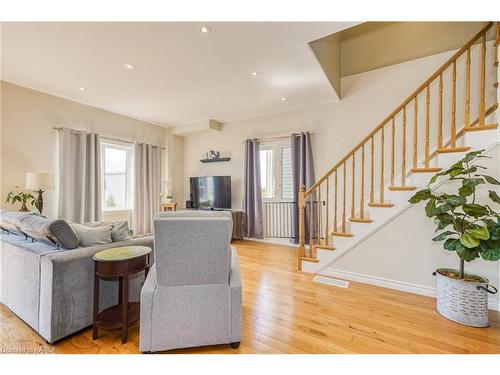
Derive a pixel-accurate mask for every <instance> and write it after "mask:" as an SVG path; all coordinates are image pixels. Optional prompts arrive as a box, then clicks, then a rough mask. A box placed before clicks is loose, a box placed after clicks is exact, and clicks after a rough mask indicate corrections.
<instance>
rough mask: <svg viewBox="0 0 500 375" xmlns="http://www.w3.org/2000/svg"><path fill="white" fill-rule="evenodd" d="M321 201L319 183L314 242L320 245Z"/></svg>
mask: <svg viewBox="0 0 500 375" xmlns="http://www.w3.org/2000/svg"><path fill="white" fill-rule="evenodd" d="M322 203H323V202H321V184H320V185H319V186H318V204H317V209H316V210H317V213H318V215H317V216H318V224H317V227H318V228H317V234H316V244H317V245H321V225H322V222H321V212H322V207H323V204H322Z"/></svg>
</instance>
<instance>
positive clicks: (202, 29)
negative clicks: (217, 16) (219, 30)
mask: <svg viewBox="0 0 500 375" xmlns="http://www.w3.org/2000/svg"><path fill="white" fill-rule="evenodd" d="M210 30H211V29H210V27H208V26H202V27H200V31H201V32H202V33H204V34H206V33H208V32H210Z"/></svg>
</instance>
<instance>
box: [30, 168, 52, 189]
mask: <svg viewBox="0 0 500 375" xmlns="http://www.w3.org/2000/svg"><path fill="white" fill-rule="evenodd" d="M26 189H29V190H50V189H54V175H53V174H52V173H34V172H28V173H26Z"/></svg>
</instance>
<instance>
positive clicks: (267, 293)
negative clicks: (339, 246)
mask: <svg viewBox="0 0 500 375" xmlns="http://www.w3.org/2000/svg"><path fill="white" fill-rule="evenodd" d="M234 245H235V246H236V248H237V250H238V254H239V256H240V265H241V273H242V279H243V280H242V281H243V337H242V341H241V346H240V347H239V348H238V349H236V350H235V349H231V348H230V347H229V345H223V346H215V347H204V348H194V349H187V350H175V351H171V352H169V353H217V354H223V353H255V354H257V353H500V313H497V312H490V319H491V327H489V328H471V327H465V326H462V325H459V324H456V323H453V322H451V321H448V320H446V319H444V318H442V317H441V316H439V315H438V314H437V313H436V312H435V310H434V308H435V300H434V299H432V298H429V297H423V296H418V295H414V294H408V293H404V292H398V291H394V290H390V289H384V288H378V287H374V286H370V285H365V284H360V283H354V282H351V284H350V286H349V288H348V289H342V288H337V287H333V286H328V285H322V284H318V283H315V282H313V281H312V275H307V274H301V273H298V272H296V271H295V262H296V259H295V249H292V248H289V247H285V246H277V245H269V244H265V243H260V242H250V241H238V242H236V243H234ZM138 329H139V328H138V325H137V324H136V325H134V326H133V327H132V328H130V330H129V341H128V342H127V343H126V344H124V345H122V344H121V341H120V332H119V331H102V333H101V334H100V338H99V339H97V340H95V341H92V339H91V330H90V329H86V330H85V331H82V332H80V333H78V334H75V335H73V336H71V337H69V338H66V339H64V340H62V341H60V342H58V343H56V344H55V345H53V346H51V345H47V344H45V342H44V341H43V340H42V339H41V338H40V337H39V336H38V335H37V334H36V333H35V332H34V331H32V330H31V329H30V328H29V327H28V326H27V325H25V324H24V323H23V322H22V321H21V320H19V319H18V318H17V317H16V316H14V315H13V314H12V313H11V312H10V311H9V310H7V309H6V308H5V307H4V306H2V305H0V353H2V352H3V353H5V352H14V351H16V350H23V348H24V350H25V351H26V350H27V351H32V352H35V353H37V352H51V351H55V352H56V353H138V340H139V331H138Z"/></svg>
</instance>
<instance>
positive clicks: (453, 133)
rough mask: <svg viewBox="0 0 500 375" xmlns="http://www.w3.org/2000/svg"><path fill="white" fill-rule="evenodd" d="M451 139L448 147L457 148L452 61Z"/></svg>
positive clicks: (455, 103)
mask: <svg viewBox="0 0 500 375" xmlns="http://www.w3.org/2000/svg"><path fill="white" fill-rule="evenodd" d="M451 90H452V91H451V137H450V147H451V148H455V147H456V146H457V121H456V114H457V63H456V62H455V61H453V70H452V86H451Z"/></svg>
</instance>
